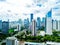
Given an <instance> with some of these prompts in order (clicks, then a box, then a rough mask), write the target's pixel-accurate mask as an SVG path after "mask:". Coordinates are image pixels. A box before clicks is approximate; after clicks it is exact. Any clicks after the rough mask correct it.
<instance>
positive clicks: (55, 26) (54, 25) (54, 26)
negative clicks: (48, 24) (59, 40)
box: [52, 20, 58, 31]
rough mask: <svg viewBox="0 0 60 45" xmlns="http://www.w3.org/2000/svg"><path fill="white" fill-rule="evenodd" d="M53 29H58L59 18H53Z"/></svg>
mask: <svg viewBox="0 0 60 45" xmlns="http://www.w3.org/2000/svg"><path fill="white" fill-rule="evenodd" d="M52 25H53V30H56V31H57V25H58V24H57V20H53V24H52Z"/></svg>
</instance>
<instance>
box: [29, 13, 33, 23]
mask: <svg viewBox="0 0 60 45" xmlns="http://www.w3.org/2000/svg"><path fill="white" fill-rule="evenodd" d="M30 18H31V19H30V20H31V22H32V20H33V13H31V14H30Z"/></svg>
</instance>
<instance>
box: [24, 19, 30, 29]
mask: <svg viewBox="0 0 60 45" xmlns="http://www.w3.org/2000/svg"><path fill="white" fill-rule="evenodd" d="M24 27H25V28H28V27H29V18H27V19H24Z"/></svg>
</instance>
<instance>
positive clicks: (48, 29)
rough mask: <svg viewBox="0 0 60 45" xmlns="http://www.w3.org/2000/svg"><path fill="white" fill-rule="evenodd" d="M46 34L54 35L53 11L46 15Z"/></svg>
mask: <svg viewBox="0 0 60 45" xmlns="http://www.w3.org/2000/svg"><path fill="white" fill-rule="evenodd" d="M46 34H48V35H52V12H51V10H50V11H49V12H48V13H47V15H46Z"/></svg>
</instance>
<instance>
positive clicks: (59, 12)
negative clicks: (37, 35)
mask: <svg viewBox="0 0 60 45" xmlns="http://www.w3.org/2000/svg"><path fill="white" fill-rule="evenodd" d="M52 15H53V16H52V17H53V19H57V20H58V23H57V25H58V26H57V28H58V29H57V31H59V30H60V21H59V20H60V3H58V4H56V5H55V6H54V7H53V9H52Z"/></svg>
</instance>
